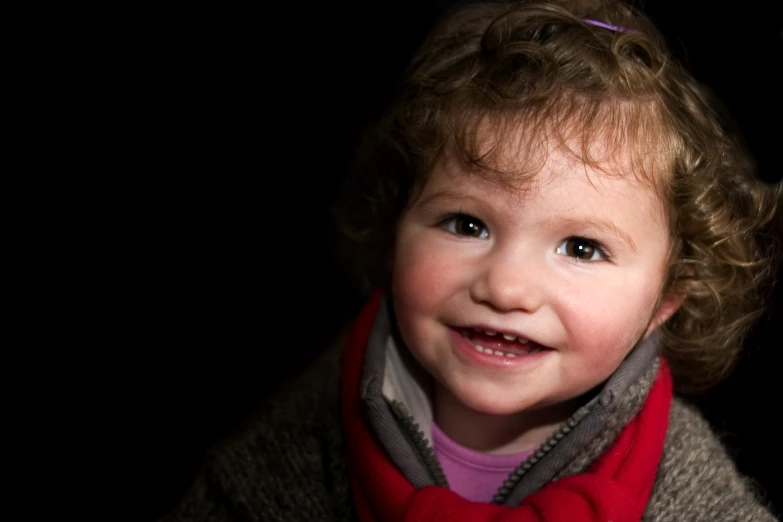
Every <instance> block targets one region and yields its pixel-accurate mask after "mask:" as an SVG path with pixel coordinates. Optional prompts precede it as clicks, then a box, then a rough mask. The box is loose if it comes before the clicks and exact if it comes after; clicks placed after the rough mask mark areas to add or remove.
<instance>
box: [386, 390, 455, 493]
mask: <svg viewBox="0 0 783 522" xmlns="http://www.w3.org/2000/svg"><path fill="white" fill-rule="evenodd" d="M389 405H390V406H391V409H392V411H393V412H394V414H395V415H396V416H397V419H398V420H399V422H400V424H401V425H402V428H403V432H404V433H405V434H406V435H407V436H408V438H409V439H410V441H411V444H412V445H413V448H414V449H415V450H416V452H417V453H418V455H419V457H421V460H422V462H424V466H425V467H426V468H427V471H429V473H430V477H431V478H432V481H433V483H434V484H435V485H436V486H443V487H444V488H448V487H449V483H448V481H447V480H446V474H445V473H444V472H443V468H441V467H440V463H439V462H438V459H437V457H435V451H434V450H433V449H432V446H431V445H430V442H429V441H428V440H427V437H425V436H424V432H423V431H421V429H420V428H419V424H418V423H417V422H416V419H414V418H413V415H411V414H410V413H408V411H407V410H406V409H405V406H403V404H402V403H401V402H400V401H398V400H396V399H395V400H391V401H389Z"/></svg>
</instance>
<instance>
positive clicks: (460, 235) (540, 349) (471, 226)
mask: <svg viewBox="0 0 783 522" xmlns="http://www.w3.org/2000/svg"><path fill="white" fill-rule="evenodd" d="M628 163H629V160H622V159H616V160H615V161H614V163H610V164H606V165H605V168H607V169H609V170H610V172H628V171H629V170H628V169H629V168H630V167H629V165H628ZM668 246H669V240H668V230H667V226H666V219H665V217H664V214H663V210H662V206H661V204H660V202H659V198H658V197H657V195H656V194H655V192H654V191H653V189H651V188H650V187H648V186H646V185H643V184H640V183H639V182H637V181H634V180H633V178H632V177H630V176H629V177H627V178H622V177H619V176H616V177H613V176H607V175H606V174H605V173H602V172H599V171H596V170H593V169H591V168H589V167H586V166H585V165H584V164H581V163H579V162H577V160H575V159H574V158H572V157H571V156H569V155H567V154H565V153H563V152H562V151H558V150H552V151H550V154H549V156H548V158H547V160H546V163H545V164H544V167H543V169H542V170H541V172H540V173H539V174H538V175H537V176H536V178H535V181H534V182H533V183H532V184H531V185H530V186H529V187H528V188H527V189H510V188H507V187H504V186H502V185H500V184H497V183H494V182H492V181H489V180H487V179H484V178H482V177H480V176H478V175H476V174H471V173H467V172H465V170H464V168H463V167H462V166H461V165H460V164H459V163H458V162H457V161H454V160H448V159H446V160H442V161H441V162H440V163H439V164H438V165H437V166H436V168H435V169H434V171H433V173H432V175H431V178H430V179H429V180H428V182H427V183H426V185H425V186H424V188H423V191H422V193H421V195H420V197H418V198H417V199H416V200H415V201H414V202H413V203H412V204H411V205H409V207H408V209H407V210H406V212H405V213H404V214H403V216H402V217H401V220H400V222H399V226H398V231H397V240H396V245H395V256H394V264H393V276H392V281H393V286H392V289H393V290H392V294H393V303H394V310H395V314H396V318H397V322H398V326H399V331H400V334H401V336H402V338H403V340H404V341H405V343H406V345H407V346H408V348H409V349H410V351H411V353H412V354H413V356H414V357H415V358H416V359H417V360H418V361H419V363H420V364H421V365H422V366H423V367H424V368H425V369H426V370H427V371H428V372H429V373H430V374H431V375H432V376H433V377H434V379H435V383H436V386H440V387H441V388H440V390H441V391H445V392H448V393H449V394H450V395H452V396H453V397H454V398H456V399H457V401H458V402H459V403H461V404H462V405H464V406H466V407H468V408H469V409H471V410H473V411H476V412H480V413H485V414H492V415H509V414H513V413H519V412H523V411H526V410H532V409H537V408H542V407H546V406H553V405H556V404H559V403H562V402H564V401H566V400H569V399H572V398H575V397H577V396H579V395H581V394H583V393H585V392H587V391H588V390H590V389H591V388H593V387H595V386H596V385H598V384H599V383H601V382H602V381H604V380H605V379H606V378H608V377H609V375H610V374H611V373H612V372H613V371H614V370H615V369H616V368H617V367H618V365H619V364H620V362H621V361H622V360H623V358H624V357H625V356H626V355H627V354H628V352H629V351H630V350H631V348H632V347H633V346H634V344H635V343H636V342H637V341H639V340H640V339H641V338H643V337H644V336H646V335H647V334H649V333H650V332H651V331H652V330H653V329H654V328H655V327H657V326H658V325H659V324H660V323H662V322H663V321H665V320H666V319H667V318H668V317H669V315H671V313H673V311H674V309H676V306H675V307H671V306H664V307H663V308H662V309H660V310H659V311H656V303H657V300H658V297H659V292H660V289H661V286H662V281H663V278H664V273H665V269H666V259H667V252H668ZM487 331H489V332H487ZM493 332H497V333H493ZM503 334H506V335H509V336H515V337H517V336H518V337H521V338H523V339H522V342H520V340H519V339H513V340H511V341H509V340H506V339H504V337H503ZM477 346H481V347H483V349H484V350H483V352H480V351H479V350H478V349H477V348H476V347H477ZM498 352H500V354H499V353H498Z"/></svg>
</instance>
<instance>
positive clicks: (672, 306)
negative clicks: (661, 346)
mask: <svg viewBox="0 0 783 522" xmlns="http://www.w3.org/2000/svg"><path fill="white" fill-rule="evenodd" d="M686 297H688V294H687V293H686V292H684V291H683V290H682V289H679V290H678V289H677V288H672V289H671V290H669V291H668V292H667V293H666V295H665V296H663V300H662V301H661V304H660V306H659V307H658V311H656V312H655V315H654V316H653V318H652V321H650V325H649V326H648V327H647V332H646V333H645V334H644V336H645V337H647V336H648V335H650V333H651V332H652V331H653V330H655V329H656V328H658V327H659V326H661V325H662V324H663V323H665V322H666V321H668V320H669V318H670V317H671V316H673V315H674V313H675V312H676V311H677V310H679V309H680V306H681V305H682V302H683V301H685V298H686Z"/></svg>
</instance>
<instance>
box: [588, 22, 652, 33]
mask: <svg viewBox="0 0 783 522" xmlns="http://www.w3.org/2000/svg"><path fill="white" fill-rule="evenodd" d="M582 21H583V22H585V23H588V24H590V25H594V26H596V27H603V28H604V29H609V30H610V31H614V32H616V33H628V34H635V33H638V32H639V31H635V30H634V29H628V28H627V27H620V26H619V25H612V24H607V23H606V22H602V21H600V20H592V19H590V18H584V19H583V20H582Z"/></svg>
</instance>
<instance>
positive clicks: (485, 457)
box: [432, 423, 535, 502]
mask: <svg viewBox="0 0 783 522" xmlns="http://www.w3.org/2000/svg"><path fill="white" fill-rule="evenodd" d="M432 446H433V450H434V451H435V456H436V457H437V458H438V462H440V466H441V467H442V468H443V472H444V473H445V474H446V479H447V480H448V481H449V486H450V487H451V489H452V490H453V491H455V492H456V493H459V494H460V495H462V496H463V497H465V498H466V499H468V500H473V501H476V502H491V501H492V497H494V496H495V493H497V491H498V489H499V488H500V486H502V485H503V482H504V481H505V480H506V479H507V478H508V476H509V474H510V473H511V472H512V471H514V470H515V469H516V468H517V466H519V465H520V464H521V463H522V462H523V461H524V460H525V459H526V458H527V457H528V456H529V455H530V454H532V453H533V452H534V451H535V449H532V450H529V451H524V452H522V453H514V454H511V455H490V454H488V453H481V452H479V451H474V450H472V449H468V448H466V447H464V446H460V445H459V444H457V443H456V442H454V441H453V440H451V439H450V438H449V437H448V436H447V435H446V434H445V433H443V432H442V431H441V430H440V428H438V426H437V425H435V424H434V423H433V425H432Z"/></svg>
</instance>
